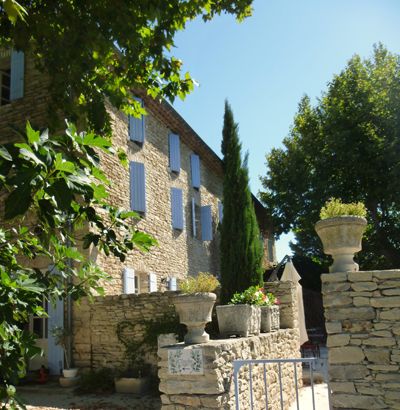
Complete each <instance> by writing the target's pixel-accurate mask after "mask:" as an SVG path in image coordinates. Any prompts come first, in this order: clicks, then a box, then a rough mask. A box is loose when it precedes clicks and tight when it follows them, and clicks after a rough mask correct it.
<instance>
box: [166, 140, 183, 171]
mask: <svg viewBox="0 0 400 410" xmlns="http://www.w3.org/2000/svg"><path fill="white" fill-rule="evenodd" d="M168 145H169V167H170V169H171V171H172V172H176V173H178V174H179V172H180V170H181V148H180V143H179V135H176V134H172V133H171V134H169V136H168Z"/></svg>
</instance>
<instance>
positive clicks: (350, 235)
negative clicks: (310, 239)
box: [315, 216, 367, 272]
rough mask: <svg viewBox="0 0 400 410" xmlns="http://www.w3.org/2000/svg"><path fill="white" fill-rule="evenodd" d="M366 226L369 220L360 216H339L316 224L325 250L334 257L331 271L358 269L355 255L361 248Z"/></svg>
mask: <svg viewBox="0 0 400 410" xmlns="http://www.w3.org/2000/svg"><path fill="white" fill-rule="evenodd" d="M366 227H367V220H366V219H365V218H363V217H360V216H338V217H336V218H328V219H323V220H321V221H318V222H317V223H316V224H315V230H316V231H317V234H318V236H319V237H320V239H321V241H322V245H323V246H324V252H325V253H326V254H327V255H332V258H333V264H332V265H331V266H330V267H329V271H330V272H349V271H358V264H357V263H355V262H354V260H353V257H354V254H355V253H357V252H359V251H360V250H361V239H362V236H363V234H364V231H365V228H366Z"/></svg>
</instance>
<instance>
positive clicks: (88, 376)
mask: <svg viewBox="0 0 400 410" xmlns="http://www.w3.org/2000/svg"><path fill="white" fill-rule="evenodd" d="M75 392H76V393H78V394H87V393H113V392H114V371H113V370H112V369H108V368H103V369H99V370H90V371H89V372H86V373H83V374H82V376H81V378H80V380H79V385H78V387H77V388H76V389H75Z"/></svg>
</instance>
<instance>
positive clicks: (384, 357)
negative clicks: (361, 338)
mask: <svg viewBox="0 0 400 410" xmlns="http://www.w3.org/2000/svg"><path fill="white" fill-rule="evenodd" d="M364 353H365V356H366V357H367V359H368V361H369V362H373V363H390V350H388V349H365V350H364Z"/></svg>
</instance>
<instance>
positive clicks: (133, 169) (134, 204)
mask: <svg viewBox="0 0 400 410" xmlns="http://www.w3.org/2000/svg"><path fill="white" fill-rule="evenodd" d="M130 187H131V210H132V211H137V212H142V213H145V212H146V175H145V171H144V164H142V163H140V162H134V161H131V162H130Z"/></svg>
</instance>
